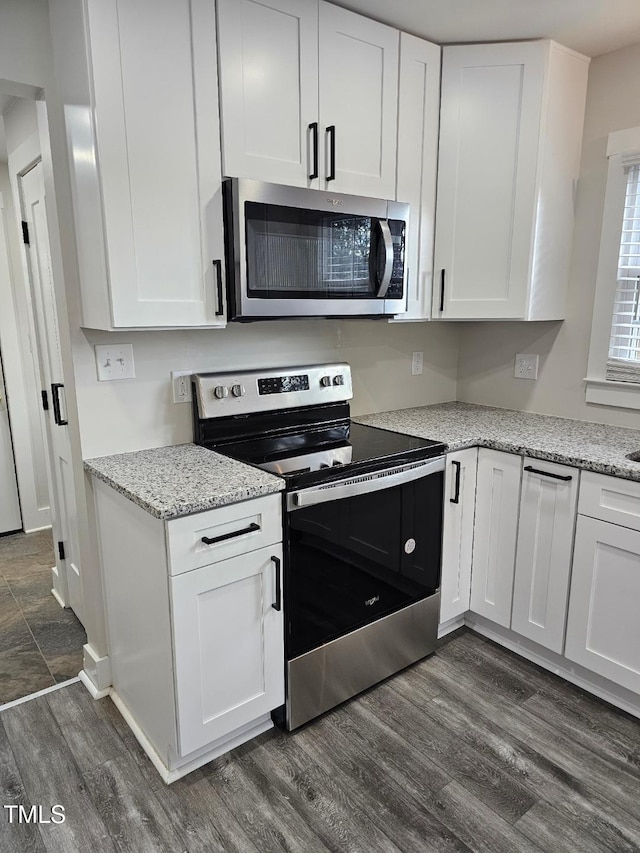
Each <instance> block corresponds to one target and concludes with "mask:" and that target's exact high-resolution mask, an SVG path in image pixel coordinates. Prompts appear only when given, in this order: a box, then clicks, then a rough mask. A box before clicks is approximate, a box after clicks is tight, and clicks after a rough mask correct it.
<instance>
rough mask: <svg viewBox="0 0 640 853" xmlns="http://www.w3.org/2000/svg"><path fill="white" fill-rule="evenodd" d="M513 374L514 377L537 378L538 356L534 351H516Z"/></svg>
mask: <svg viewBox="0 0 640 853" xmlns="http://www.w3.org/2000/svg"><path fill="white" fill-rule="evenodd" d="M513 375H514V376H515V377H516V379H537V378H538V356H537V355H536V354H535V353H531V354H528V353H518V354H517V355H516V366H515V369H514V371H513Z"/></svg>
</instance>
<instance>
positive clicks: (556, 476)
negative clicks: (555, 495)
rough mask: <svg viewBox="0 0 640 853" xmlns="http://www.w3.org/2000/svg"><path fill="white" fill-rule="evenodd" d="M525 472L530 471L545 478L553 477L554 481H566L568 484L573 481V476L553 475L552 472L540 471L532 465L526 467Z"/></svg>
mask: <svg viewBox="0 0 640 853" xmlns="http://www.w3.org/2000/svg"><path fill="white" fill-rule="evenodd" d="M524 470H525V471H530V472H531V473H532V474H542V476H543V477H553V479H554V480H564V481H565V482H568V481H569V480H573V477H572V476H571V474H567V475H563V474H552V473H551V471H540V469H539V468H534V467H533V466H531V465H525V466H524Z"/></svg>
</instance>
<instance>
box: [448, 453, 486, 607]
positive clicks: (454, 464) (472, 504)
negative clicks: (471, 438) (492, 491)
mask: <svg viewBox="0 0 640 853" xmlns="http://www.w3.org/2000/svg"><path fill="white" fill-rule="evenodd" d="M458 466H459V469H458ZM477 466H478V450H477V449H476V448H475V447H472V448H470V449H469V450H460V451H458V452H457V453H448V454H447V469H446V477H445V495H444V527H443V535H442V584H441V587H440V622H441V623H442V622H448V621H449V619H454V618H455V617H456V616H461V615H462V614H463V613H465V612H466V611H467V610H468V609H469V601H470V596H471V559H472V556H473V525H474V517H475V508H476V476H477ZM458 470H459V473H458ZM456 499H457V500H456Z"/></svg>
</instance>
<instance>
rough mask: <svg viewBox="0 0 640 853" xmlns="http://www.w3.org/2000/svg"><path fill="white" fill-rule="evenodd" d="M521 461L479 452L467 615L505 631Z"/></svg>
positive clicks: (487, 452)
mask: <svg viewBox="0 0 640 853" xmlns="http://www.w3.org/2000/svg"><path fill="white" fill-rule="evenodd" d="M521 469H522V459H521V458H520V456H515V455H514V454H512V453H501V452H499V451H497V450H487V449H486V448H480V450H479V451H478V481H477V487H476V520H475V533H474V539H473V572H472V577H471V610H472V611H473V612H474V613H479V614H480V615H481V616H486V617H487V619H491V620H492V621H493V622H497V623H498V624H499V625H503V626H504V627H505V628H508V627H509V625H510V624H511V599H512V593H513V572H514V566H515V556H516V536H517V532H518V505H519V502H520V476H521Z"/></svg>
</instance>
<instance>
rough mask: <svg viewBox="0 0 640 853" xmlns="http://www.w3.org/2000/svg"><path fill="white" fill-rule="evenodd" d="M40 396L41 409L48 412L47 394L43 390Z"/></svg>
mask: <svg viewBox="0 0 640 853" xmlns="http://www.w3.org/2000/svg"><path fill="white" fill-rule="evenodd" d="M40 394H41V395H42V408H43V409H44V410H45V412H48V411H49V397H48V396H47V392H46V391H45V390H44V389H43V390H42V391H41V392H40Z"/></svg>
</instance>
